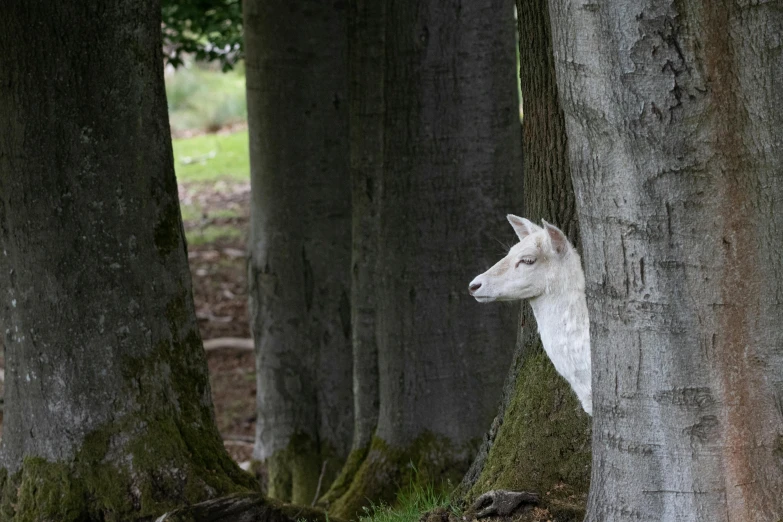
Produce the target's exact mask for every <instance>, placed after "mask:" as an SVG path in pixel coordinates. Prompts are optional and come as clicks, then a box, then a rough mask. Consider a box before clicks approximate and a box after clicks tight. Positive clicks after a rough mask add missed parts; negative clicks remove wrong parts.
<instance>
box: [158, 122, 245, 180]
mask: <svg viewBox="0 0 783 522" xmlns="http://www.w3.org/2000/svg"><path fill="white" fill-rule="evenodd" d="M172 144H173V145H174V169H175V170H176V172H177V181H179V182H180V183H182V182H190V181H204V182H209V181H216V180H218V179H220V178H229V179H231V180H234V181H248V180H249V179H250V161H249V157H248V155H249V151H248V138H247V131H246V130H245V131H239V132H235V133H233V134H204V135H202V136H195V137H193V138H183V139H177V140H173V141H172Z"/></svg>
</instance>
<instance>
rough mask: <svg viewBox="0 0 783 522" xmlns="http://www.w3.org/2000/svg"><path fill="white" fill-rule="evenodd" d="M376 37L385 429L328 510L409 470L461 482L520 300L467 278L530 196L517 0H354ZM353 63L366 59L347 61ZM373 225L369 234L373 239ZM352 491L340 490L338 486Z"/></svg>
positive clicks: (495, 392)
mask: <svg viewBox="0 0 783 522" xmlns="http://www.w3.org/2000/svg"><path fill="white" fill-rule="evenodd" d="M353 12H354V15H355V16H358V17H359V19H358V20H357V21H355V25H353V27H354V28H355V29H356V30H357V31H359V32H360V33H359V34H358V36H357V33H354V35H355V38H357V40H354V45H359V46H361V45H362V38H367V39H368V40H367V49H369V51H368V54H367V55H366V58H365V60H361V61H359V62H358V63H357V62H354V63H353V66H354V67H355V68H354V69H353V72H352V78H353V79H354V81H357V82H358V81H360V80H361V79H363V78H364V79H369V84H366V85H364V86H363V87H362V89H365V90H364V91H362V92H359V97H360V98H359V99H358V100H357V102H356V103H355V104H354V103H352V104H351V109H352V114H351V122H352V124H353V122H354V121H356V122H358V124H360V125H362V128H364V129H367V134H366V135H365V137H364V139H363V140H361V141H359V142H358V144H357V143H356V142H352V146H356V147H361V148H360V149H359V150H354V151H353V152H352V155H353V157H354V158H355V159H356V160H357V161H356V162H355V163H354V167H355V169H357V170H358V171H359V172H358V173H355V174H356V175H360V176H361V175H363V176H365V177H366V179H370V180H377V181H378V182H379V186H378V187H374V188H373V191H372V192H371V194H373V195H374V197H378V198H379V199H378V204H377V205H378V206H377V207H376V208H377V209H378V221H377V233H378V234H379V237H380V238H382V240H381V241H378V243H377V245H378V246H377V254H376V255H377V264H376V265H375V267H376V268H375V281H374V291H375V295H376V296H377V300H376V301H375V303H374V306H375V310H376V322H375V329H376V339H377V350H378V378H379V381H378V390H379V395H378V400H379V406H380V412H379V418H378V425H377V430H376V431H375V437H374V439H373V441H372V444H371V447H370V449H369V451H368V452H367V456H366V457H365V458H364V459H363V460H361V459H360V460H361V462H360V465H359V466H358V471H357V472H356V474H355V476H354V477H353V480H352V481H350V485H349V486H348V488H347V490H346V491H345V493H344V494H343V495H342V496H341V497H339V498H338V499H336V500H335V501H334V503H333V504H332V505H331V512H332V513H334V514H336V515H338V516H344V517H346V518H348V517H352V516H354V515H355V514H356V513H357V511H359V510H360V508H361V507H362V506H363V505H365V504H366V503H367V502H368V500H372V501H379V500H391V499H393V498H394V495H395V493H396V491H397V488H398V487H399V486H400V485H405V484H406V483H407V479H406V476H407V475H409V474H411V473H412V472H413V469H412V468H411V467H410V464H411V463H412V464H413V465H414V466H415V468H416V470H417V471H418V474H419V479H420V480H428V479H432V480H440V479H445V478H446V477H450V478H451V479H459V477H460V476H461V475H462V473H464V471H465V470H466V469H467V466H468V464H469V463H470V461H471V459H472V457H473V455H474V453H475V450H476V448H477V447H478V445H479V443H480V439H481V435H482V433H483V431H484V429H485V426H486V425H488V423H489V421H490V420H491V418H492V415H493V413H494V412H495V410H496V407H497V401H498V400H499V398H500V390H501V387H502V382H503V378H504V376H505V373H506V371H507V368H508V365H509V363H510V360H511V351H512V349H513V344H514V331H515V325H516V307H513V306H508V307H494V308H493V307H486V306H482V305H479V304H478V303H476V302H475V301H473V300H472V298H470V296H469V295H468V293H467V284H468V282H469V281H470V279H471V278H472V277H473V276H474V275H475V274H477V273H480V272H481V271H483V270H485V269H486V268H487V267H488V266H490V265H491V264H492V263H494V262H495V261H496V259H497V257H498V256H499V255H501V252H502V250H503V248H502V247H500V246H498V244H497V238H498V237H500V236H501V235H502V233H503V231H504V230H505V227H506V226H507V224H506V222H505V219H504V215H505V214H506V213H508V212H509V211H511V210H512V209H514V208H516V204H517V203H518V201H519V196H520V194H521V187H520V186H519V185H520V183H521V177H520V170H521V158H520V150H521V137H520V125H519V119H518V105H517V96H516V89H515V82H514V75H515V67H514V49H513V42H514V34H513V22H512V12H513V6H512V4H511V2H510V1H507V0H481V1H476V2H458V1H452V0H428V1H425V2H419V1H405V2H395V3H392V4H389V3H385V6H372V7H370V6H369V3H368V4H364V3H363V2H357V3H355V4H354V11H353ZM352 56H353V57H354V59H356V55H355V54H352ZM373 233H374V232H373ZM343 487H344V485H343Z"/></svg>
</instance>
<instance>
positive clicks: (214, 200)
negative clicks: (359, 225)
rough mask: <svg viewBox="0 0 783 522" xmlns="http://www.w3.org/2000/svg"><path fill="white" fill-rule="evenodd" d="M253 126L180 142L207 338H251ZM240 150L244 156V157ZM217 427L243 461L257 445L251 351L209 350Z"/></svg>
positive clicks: (196, 294) (196, 293)
mask: <svg viewBox="0 0 783 522" xmlns="http://www.w3.org/2000/svg"><path fill="white" fill-rule="evenodd" d="M246 143H247V132H235V133H232V134H222V135H205V136H199V137H197V138H190V139H186V140H176V141H175V142H174V149H175V158H176V160H175V162H176V169H177V178H178V180H179V197H180V207H181V209H182V218H183V222H184V226H185V235H186V237H187V240H188V261H189V263H190V272H191V275H192V280H193V299H194V301H195V305H196V317H197V318H198V322H199V328H200V330H201V337H202V339H204V340H205V341H208V340H214V339H220V338H239V339H250V328H249V325H248V307H247V266H246V262H247V258H246V254H245V252H246V246H247V233H248V223H249V217H250V182H249V173H248V172H247V169H248V166H247V155H246V154H247V153H246V150H244V151H243V150H242V149H246V147H247V144H246ZM236 156H240V157H242V156H244V157H243V158H242V159H243V160H244V161H242V160H240V159H239V158H237V157H236ZM207 362H208V364H209V372H210V377H211V379H210V380H211V385H212V400H213V402H214V405H215V417H216V420H217V425H218V429H220V433H221V434H222V435H223V437H224V440H225V442H226V449H227V450H228V451H229V453H230V454H231V456H232V457H233V458H234V459H236V460H237V461H238V462H243V461H247V460H249V459H250V457H251V453H252V449H253V437H254V435H255V420H256V408H255V397H256V377H255V360H254V356H253V352H252V351H251V350H247V349H243V348H234V347H232V346H231V345H230V344H229V345H228V346H227V347H224V348H220V349H215V350H208V351H207Z"/></svg>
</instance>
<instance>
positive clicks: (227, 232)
mask: <svg viewBox="0 0 783 522" xmlns="http://www.w3.org/2000/svg"><path fill="white" fill-rule="evenodd" d="M185 236H186V237H187V240H188V245H189V246H200V245H208V244H211V243H216V242H218V241H228V240H237V239H241V238H242V236H243V232H242V230H240V229H238V228H237V227H234V226H222V225H221V226H207V227H204V228H191V229H189V230H188V229H186V230H185Z"/></svg>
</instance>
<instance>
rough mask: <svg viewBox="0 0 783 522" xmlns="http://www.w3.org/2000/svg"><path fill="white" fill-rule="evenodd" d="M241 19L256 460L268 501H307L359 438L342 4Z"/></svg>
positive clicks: (253, 0) (261, 11)
mask: <svg viewBox="0 0 783 522" xmlns="http://www.w3.org/2000/svg"><path fill="white" fill-rule="evenodd" d="M244 15H245V37H246V41H245V48H246V62H245V65H246V74H247V102H248V124H249V130H250V170H251V183H252V199H251V237H250V245H249V255H250V259H249V271H250V274H249V278H248V280H249V281H250V300H251V322H252V324H251V327H252V329H253V337H254V339H255V342H256V363H257V364H256V366H257V379H258V388H257V389H258V420H257V424H256V445H255V450H254V457H255V458H257V459H259V460H261V461H263V462H265V464H266V467H267V470H268V475H269V494H270V495H271V496H273V497H275V498H279V499H281V500H285V501H292V502H295V503H299V504H305V505H309V504H310V503H311V502H313V500H314V497H315V496H316V494H317V493H318V485H319V483H321V484H322V487H323V490H322V491H321V492H323V491H324V490H325V489H326V488H327V486H328V484H329V483H330V482H331V480H332V479H333V478H334V476H335V474H336V473H337V471H339V469H340V467H341V465H342V463H343V461H344V459H345V457H346V456H347V454H348V451H349V449H350V446H351V434H352V432H353V396H352V388H351V378H352V373H351V372H352V355H351V306H350V292H351V290H350V259H351V257H350V256H351V187H350V177H349V170H348V169H349V160H348V126H347V124H348V121H347V115H348V109H347V105H348V104H347V90H348V89H347V56H346V44H347V41H346V29H345V24H346V9H345V7H343V6H342V5H341V4H339V3H338V4H333V3H324V2H317V1H305V2H290V1H286V0H274V1H268V0H263V1H261V0H246V1H245V4H244ZM324 466H325V467H324Z"/></svg>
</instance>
